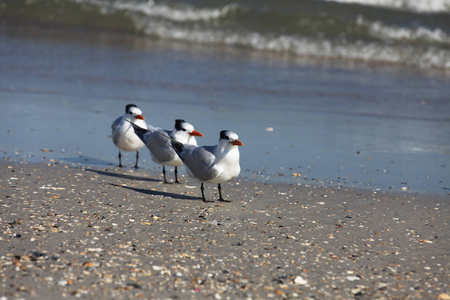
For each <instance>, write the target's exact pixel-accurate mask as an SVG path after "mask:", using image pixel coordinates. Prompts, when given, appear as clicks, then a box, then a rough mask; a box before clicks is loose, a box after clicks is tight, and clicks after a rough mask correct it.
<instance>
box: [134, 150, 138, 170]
mask: <svg viewBox="0 0 450 300" xmlns="http://www.w3.org/2000/svg"><path fill="white" fill-rule="evenodd" d="M138 161H139V150H138V151H136V165H135V166H134V167H135V168H136V169H139V167H138Z"/></svg>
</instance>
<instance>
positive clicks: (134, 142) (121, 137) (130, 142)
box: [111, 104, 147, 168]
mask: <svg viewBox="0 0 450 300" xmlns="http://www.w3.org/2000/svg"><path fill="white" fill-rule="evenodd" d="M144 120H145V119H144V117H143V116H142V111H141V110H140V109H139V108H138V107H137V106H136V105H134V104H128V105H127V106H126V107H125V114H124V115H123V116H121V117H118V118H117V119H116V120H115V121H114V122H113V123H112V125H111V129H112V140H113V142H114V145H116V147H117V148H119V167H120V168H121V167H122V151H136V165H135V166H134V167H135V168H138V160H139V149H141V148H142V147H144V143H143V142H142V141H141V139H140V138H139V137H138V136H137V135H136V133H135V132H134V130H133V127H132V126H131V123H132V124H136V125H138V126H139V127H142V128H145V129H146V128H147V123H146V122H145V121H144ZM126 121H128V122H126Z"/></svg>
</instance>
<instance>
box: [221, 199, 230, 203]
mask: <svg viewBox="0 0 450 300" xmlns="http://www.w3.org/2000/svg"><path fill="white" fill-rule="evenodd" d="M219 201H220V202H227V203H230V202H233V201H231V200H225V199H219Z"/></svg>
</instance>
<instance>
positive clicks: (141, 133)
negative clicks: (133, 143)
mask: <svg viewBox="0 0 450 300" xmlns="http://www.w3.org/2000/svg"><path fill="white" fill-rule="evenodd" d="M125 121H127V122H128V123H130V124H131V126H133V129H134V133H136V135H137V136H138V137H139V138H140V139H141V141H142V142H143V143H144V144H145V139H144V135H145V134H146V133H147V132H150V130H148V129H145V128H142V127H140V126H137V125H136V124H134V123H133V122H130V121H129V120H125Z"/></svg>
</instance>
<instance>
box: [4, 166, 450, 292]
mask: <svg viewBox="0 0 450 300" xmlns="http://www.w3.org/2000/svg"><path fill="white" fill-rule="evenodd" d="M0 171H1V172H0V179H1V186H2V188H1V190H0V191H1V192H0V193H1V200H0V204H1V210H0V224H1V225H2V232H1V235H0V253H1V257H0V264H1V274H0V276H1V289H0V297H1V298H0V299H16V298H24V299H31V298H39V299H61V298H74V297H81V298H86V299H112V298H114V299H121V298H143V299H267V298H274V299H283V298H287V299H291V298H299V299H449V298H450V288H449V283H450V281H449V277H448V274H449V269H448V266H449V257H448V254H449V249H450V242H449V238H450V234H449V230H448V229H449V224H448V223H449V216H450V214H449V201H448V200H449V198H448V197H437V196H432V195H418V194H410V193H398V194H396V193H384V192H378V193H374V192H373V191H362V190H346V189H343V188H341V189H338V188H322V187H312V186H307V185H282V184H276V185H275V184H274V185H271V184H264V183H261V182H251V181H248V180H245V179H242V178H241V179H238V180H237V181H235V182H232V183H229V184H224V185H223V191H224V197H227V198H228V199H232V200H233V202H231V203H221V202H215V203H203V202H202V201H201V199H200V198H199V197H200V189H199V185H198V183H196V182H194V181H192V180H190V179H186V178H185V179H183V180H182V182H183V184H180V185H175V184H169V185H167V184H163V183H162V182H161V181H160V174H159V173H151V172H149V171H147V170H138V171H135V170H130V169H121V170H119V169H114V168H110V169H96V168H81V167H72V166H66V165H62V164H54V163H52V164H47V163H46V164H37V165H36V164H24V165H18V164H12V163H9V162H3V164H0ZM207 192H208V193H207V197H208V198H212V197H214V198H217V195H216V192H217V190H216V188H215V187H214V186H211V185H208V186H207Z"/></svg>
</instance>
